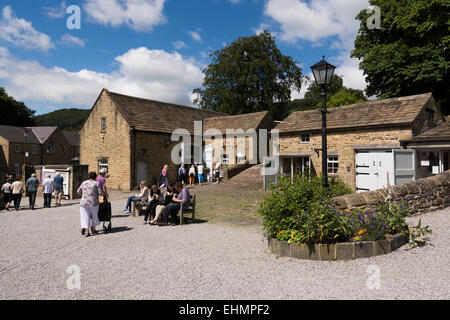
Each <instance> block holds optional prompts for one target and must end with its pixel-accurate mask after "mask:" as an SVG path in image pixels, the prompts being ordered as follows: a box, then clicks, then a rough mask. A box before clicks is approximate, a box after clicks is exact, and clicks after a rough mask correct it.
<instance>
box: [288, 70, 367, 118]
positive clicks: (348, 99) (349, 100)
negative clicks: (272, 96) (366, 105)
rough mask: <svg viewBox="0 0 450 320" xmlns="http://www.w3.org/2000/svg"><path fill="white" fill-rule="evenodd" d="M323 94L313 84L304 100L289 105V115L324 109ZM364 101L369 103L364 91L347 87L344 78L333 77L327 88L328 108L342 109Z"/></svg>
mask: <svg viewBox="0 0 450 320" xmlns="http://www.w3.org/2000/svg"><path fill="white" fill-rule="evenodd" d="M321 93H322V89H321V88H320V86H318V85H317V84H316V82H315V81H313V82H311V84H310V85H309V87H308V89H307V90H306V93H305V97H304V98H303V99H296V100H293V101H291V102H290V103H289V107H288V113H290V112H292V111H304V110H313V109H318V108H322V96H321ZM364 101H367V98H366V96H365V95H364V92H363V91H362V90H357V89H351V88H347V87H345V86H344V84H343V79H342V77H340V76H338V75H333V77H332V78H331V83H330V85H329V86H328V87H327V107H330V108H332V107H340V106H344V105H349V104H354V103H358V102H364ZM287 115H288V114H286V116H287Z"/></svg>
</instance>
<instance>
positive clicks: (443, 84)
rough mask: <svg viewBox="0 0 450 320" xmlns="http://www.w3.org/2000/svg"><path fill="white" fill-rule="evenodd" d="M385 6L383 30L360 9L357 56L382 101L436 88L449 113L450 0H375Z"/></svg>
mask: <svg viewBox="0 0 450 320" xmlns="http://www.w3.org/2000/svg"><path fill="white" fill-rule="evenodd" d="M370 4H371V5H376V6H378V7H379V8H380V9H381V29H369V28H368V26H367V23H366V22H367V20H368V18H369V17H370V16H371V13H367V12H366V11H365V10H363V11H361V12H360V13H359V14H358V16H357V19H358V20H360V28H359V32H358V36H357V37H356V40H355V49H354V50H353V52H352V57H355V58H359V59H361V63H360V68H361V69H362V70H363V71H364V74H365V75H366V81H367V82H368V83H369V85H368V87H367V89H366V93H367V95H369V96H372V95H376V96H378V97H380V98H381V99H384V98H391V97H399V96H406V95H413V94H420V93H425V92H432V93H433V96H434V98H435V99H436V102H437V104H438V106H439V107H440V108H441V110H442V111H443V112H444V114H450V97H449V96H450V90H449V83H450V59H449V55H450V49H449V47H450V32H449V29H450V1H448V0H428V1H417V0H370Z"/></svg>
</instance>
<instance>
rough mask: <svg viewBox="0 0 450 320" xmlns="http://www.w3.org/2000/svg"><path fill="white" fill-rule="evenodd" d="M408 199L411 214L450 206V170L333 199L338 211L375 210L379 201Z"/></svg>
mask: <svg viewBox="0 0 450 320" xmlns="http://www.w3.org/2000/svg"><path fill="white" fill-rule="evenodd" d="M389 195H390V196H391V197H392V200H394V201H396V200H402V199H405V198H408V201H407V202H408V206H409V209H410V211H411V213H425V212H430V211H436V210H441V209H444V208H446V207H448V206H450V170H449V171H446V172H444V173H441V174H439V175H436V176H433V177H429V178H425V179H421V180H417V181H414V182H408V183H405V184H402V185H396V186H392V187H389V188H386V189H380V190H376V191H369V192H364V193H357V194H350V195H345V196H341V197H335V198H333V203H334V205H335V206H336V208H337V209H338V210H345V209H355V208H358V209H362V210H366V209H375V208H376V205H377V202H378V201H386V200H387V199H388V197H389Z"/></svg>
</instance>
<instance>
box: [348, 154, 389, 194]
mask: <svg viewBox="0 0 450 320" xmlns="http://www.w3.org/2000/svg"><path fill="white" fill-rule="evenodd" d="M393 184H395V181H394V160H393V154H392V150H367V151H357V152H356V189H357V191H358V192H366V191H372V190H378V189H382V188H386V187H387V186H388V185H393Z"/></svg>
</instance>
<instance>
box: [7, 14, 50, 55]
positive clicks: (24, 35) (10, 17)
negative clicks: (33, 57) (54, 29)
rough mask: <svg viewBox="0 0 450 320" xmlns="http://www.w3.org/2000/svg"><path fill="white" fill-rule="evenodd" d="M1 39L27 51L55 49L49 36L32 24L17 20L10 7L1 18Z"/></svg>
mask: <svg viewBox="0 0 450 320" xmlns="http://www.w3.org/2000/svg"><path fill="white" fill-rule="evenodd" d="M0 39H2V40H4V41H6V42H9V43H12V44H13V45H15V46H17V47H22V48H25V49H35V50H40V51H49V50H50V49H54V48H55V46H54V45H53V43H52V41H51V38H50V37H49V36H48V35H46V34H45V33H42V32H39V31H37V30H36V29H34V28H33V26H32V24H31V22H29V21H26V20H25V19H19V18H17V17H16V16H15V14H14V12H13V10H12V9H11V7H9V6H6V7H4V8H3V10H2V15H1V17H0Z"/></svg>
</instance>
